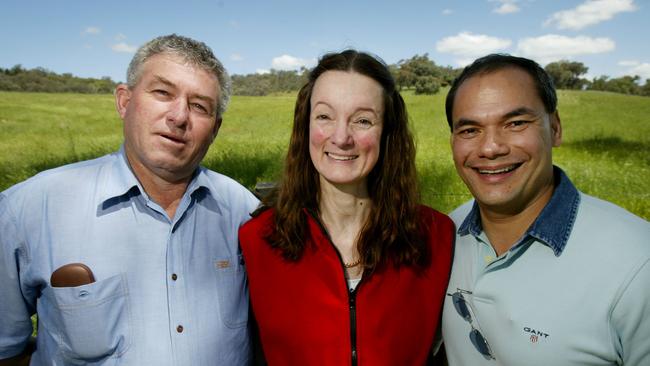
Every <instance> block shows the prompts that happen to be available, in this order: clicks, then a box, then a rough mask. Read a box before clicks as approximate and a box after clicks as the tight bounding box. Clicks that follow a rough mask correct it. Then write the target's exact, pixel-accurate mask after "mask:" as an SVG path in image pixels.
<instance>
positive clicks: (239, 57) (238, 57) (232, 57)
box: [230, 53, 244, 61]
mask: <svg viewBox="0 0 650 366" xmlns="http://www.w3.org/2000/svg"><path fill="white" fill-rule="evenodd" d="M243 59H244V58H243V57H242V55H240V54H238V53H233V54H232V55H230V60H232V61H242V60H243Z"/></svg>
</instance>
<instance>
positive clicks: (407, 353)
mask: <svg viewBox="0 0 650 366" xmlns="http://www.w3.org/2000/svg"><path fill="white" fill-rule="evenodd" d="M273 212H274V211H273V210H272V209H269V210H267V211H264V212H262V213H261V214H260V215H259V216H257V217H255V218H253V219H252V220H250V221H249V222H247V223H246V224H245V225H244V226H242V227H241V229H240V230H239V240H240V244H241V248H242V252H243V255H244V261H245V264H246V270H247V272H248V280H249V290H250V298H251V305H252V308H253V313H254V315H255V319H256V320H257V324H258V327H259V331H260V338H261V342H262V348H263V351H264V356H265V358H266V361H267V362H268V364H269V365H271V366H274V365H336V366H339V365H353V366H354V365H360V366H365V365H368V366H370V365H372V366H381V365H424V364H425V362H426V360H427V358H428V357H429V355H430V353H431V350H432V345H433V342H434V336H435V333H436V330H437V328H438V321H439V320H440V312H441V310H442V303H443V298H444V296H445V291H446V289H447V282H448V280H449V273H450V268H451V261H452V253H453V250H452V249H453V248H452V247H453V238H454V224H453V222H452V221H451V220H450V219H449V218H448V217H447V216H445V215H443V214H441V213H440V212H437V211H435V210H433V209H431V208H429V207H426V206H421V209H420V215H422V216H423V219H425V220H428V221H429V222H430V223H431V224H430V230H429V232H428V243H429V245H430V246H431V253H432V260H431V264H430V265H429V266H428V267H426V268H424V269H421V270H419V271H418V270H416V269H415V268H413V267H405V266H401V267H395V266H392V265H389V266H383V267H382V268H381V269H377V270H375V272H374V273H372V274H371V275H368V276H366V275H364V277H363V279H362V280H361V282H360V283H359V284H358V285H357V288H356V290H354V291H349V290H348V286H347V281H346V279H345V275H344V271H345V269H344V267H343V264H342V262H341V258H340V256H339V254H338V252H337V250H336V248H335V247H334V244H332V242H331V241H330V239H329V236H328V234H327V233H326V232H324V229H323V227H322V226H321V225H320V224H319V222H318V221H317V220H315V219H314V218H313V217H312V216H311V215H309V214H308V213H306V212H305V215H307V220H308V225H309V230H310V233H311V239H310V243H308V245H307V246H306V249H305V251H304V253H303V255H302V257H301V258H300V260H298V261H297V262H291V261H287V260H285V259H284V258H283V257H282V254H281V253H280V251H279V250H276V249H273V248H271V246H270V245H268V243H267V242H266V241H265V240H264V236H265V234H266V233H268V232H269V230H270V228H271V227H272V225H273Z"/></svg>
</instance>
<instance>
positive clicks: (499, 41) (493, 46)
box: [436, 32, 512, 66]
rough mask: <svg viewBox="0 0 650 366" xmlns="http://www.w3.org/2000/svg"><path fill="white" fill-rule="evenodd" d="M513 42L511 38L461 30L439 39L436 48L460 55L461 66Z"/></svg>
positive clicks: (458, 59)
mask: <svg viewBox="0 0 650 366" xmlns="http://www.w3.org/2000/svg"><path fill="white" fill-rule="evenodd" d="M511 44H512V41H510V40H509V39H504V38H497V37H491V36H488V35H484V34H472V33H470V32H461V33H459V34H458V35H455V36H450V37H445V38H443V39H441V40H439V41H438V42H437V43H436V50H437V51H438V52H442V53H451V54H453V55H456V56H457V57H458V58H457V60H456V62H457V63H458V64H459V65H460V66H465V65H467V64H469V63H471V62H472V61H473V60H474V59H475V58H477V57H479V56H484V55H486V54H488V53H494V52H499V51H503V50H505V49H506V48H508V47H510V45H511Z"/></svg>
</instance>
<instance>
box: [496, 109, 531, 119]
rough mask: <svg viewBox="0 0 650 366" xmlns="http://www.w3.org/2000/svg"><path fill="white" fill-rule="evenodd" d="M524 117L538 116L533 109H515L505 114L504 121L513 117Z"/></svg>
mask: <svg viewBox="0 0 650 366" xmlns="http://www.w3.org/2000/svg"><path fill="white" fill-rule="evenodd" d="M524 115H533V116H536V115H537V112H535V111H534V110H533V109H530V108H528V107H519V108H516V109H513V110H512V111H510V112H508V113H506V114H504V115H503V119H510V118H512V117H517V116H524Z"/></svg>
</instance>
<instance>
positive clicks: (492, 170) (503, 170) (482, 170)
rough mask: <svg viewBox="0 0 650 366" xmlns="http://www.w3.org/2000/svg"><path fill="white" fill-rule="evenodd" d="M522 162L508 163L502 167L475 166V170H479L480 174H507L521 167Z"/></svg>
mask: <svg viewBox="0 0 650 366" xmlns="http://www.w3.org/2000/svg"><path fill="white" fill-rule="evenodd" d="M521 164H522V163H517V164H512V165H508V166H505V167H500V168H473V169H474V170H475V171H477V172H478V173H479V174H484V175H498V174H506V173H510V172H512V171H514V170H515V169H517V168H519V167H520V166H521Z"/></svg>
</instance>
